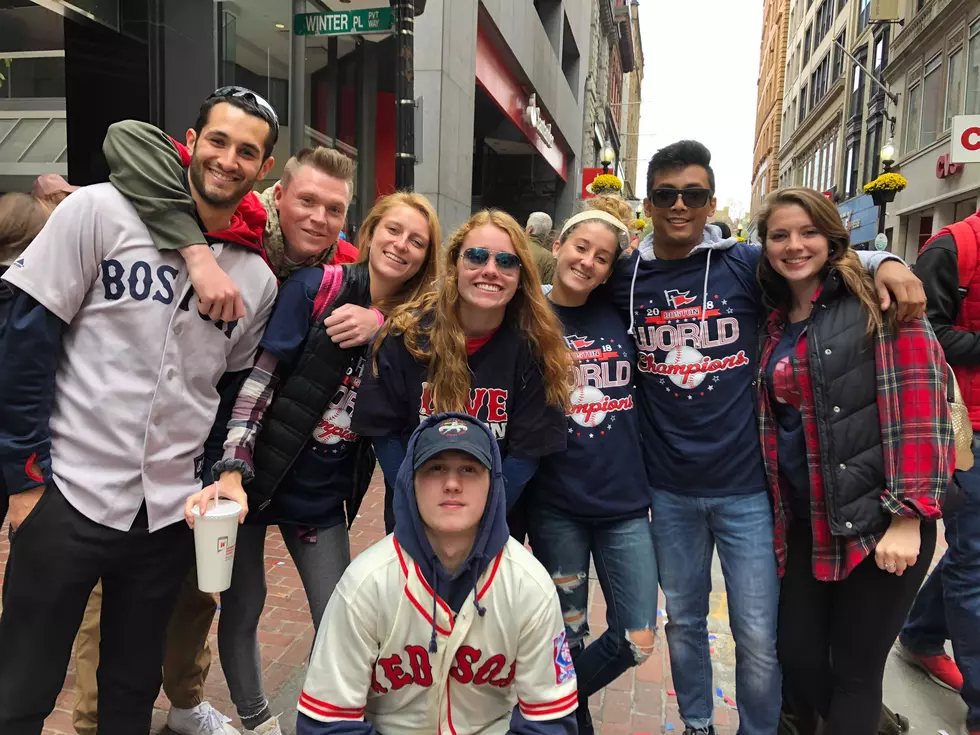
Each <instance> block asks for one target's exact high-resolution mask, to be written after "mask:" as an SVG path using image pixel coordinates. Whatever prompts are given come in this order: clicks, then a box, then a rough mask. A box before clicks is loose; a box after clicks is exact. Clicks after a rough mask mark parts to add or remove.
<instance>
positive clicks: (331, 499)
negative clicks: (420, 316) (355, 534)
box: [249, 268, 367, 528]
mask: <svg viewBox="0 0 980 735" xmlns="http://www.w3.org/2000/svg"><path fill="white" fill-rule="evenodd" d="M322 281H323V269H322V268H302V269H300V270H298V271H296V272H294V273H293V274H292V275H291V276H290V277H289V278H288V279H287V280H286V282H285V283H283V285H282V288H281V289H280V290H279V299H278V301H276V307H275V309H274V311H273V312H272V316H271V317H270V318H269V324H268V326H267V327H266V332H265V336H264V337H263V338H262V342H261V345H260V346H261V348H262V349H264V350H268V351H269V352H271V353H272V354H273V355H275V356H276V357H277V358H278V359H279V362H280V374H281V375H282V374H288V372H289V369H290V368H291V367H292V366H293V365H294V364H295V363H296V361H297V360H298V359H299V357H300V354H301V353H302V349H303V345H304V343H305V342H306V337H307V335H308V334H309V331H310V320H311V319H312V318H313V313H314V302H315V299H316V296H317V293H318V291H319V290H320V284H321V283H322ZM366 362H367V355H364V356H362V357H361V359H360V360H359V361H357V362H356V363H354V364H352V366H351V367H350V368H349V369H348V370H347V374H346V375H345V376H344V379H343V381H342V383H341V384H340V385H338V386H337V390H336V392H335V393H334V396H333V398H332V399H331V400H330V405H329V406H328V407H327V410H326V411H325V412H324V414H323V417H322V418H321V420H320V423H319V424H318V425H317V427H316V429H315V430H314V432H313V436H312V437H310V439H309V440H308V441H307V442H306V446H305V447H304V448H303V452H302V454H300V456H299V457H298V458H297V460H296V462H295V463H294V464H293V466H292V468H291V469H290V471H289V474H287V475H286V477H285V478H284V479H283V481H282V483H281V484H280V485H279V488H278V489H277V490H276V492H275V494H274V495H273V496H272V501H271V502H270V503H269V505H268V506H266V507H265V508H264V509H263V510H261V511H258V512H257V513H255V514H254V516H255V517H254V518H252V516H253V514H252V513H250V514H249V517H250V518H252V522H259V521H261V522H264V523H266V524H275V523H288V524H296V525H302V526H310V527H315V528H329V527H331V526H333V525H336V524H338V523H343V522H345V514H344V500H346V498H347V497H348V496H349V495H350V493H351V488H352V487H353V484H354V469H355V467H356V454H357V453H356V449H357V443H358V441H359V437H358V435H357V434H355V433H354V432H353V431H351V428H350V427H351V419H352V414H353V411H354V402H355V400H356V398H357V392H358V388H359V386H360V383H361V372H362V370H363V368H364V364H365V363H366ZM260 441H261V439H260Z"/></svg>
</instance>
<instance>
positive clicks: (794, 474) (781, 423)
mask: <svg viewBox="0 0 980 735" xmlns="http://www.w3.org/2000/svg"><path fill="white" fill-rule="evenodd" d="M805 329H806V320H805V319H804V320H801V321H798V322H790V323H788V324H787V325H786V329H785V330H784V331H783V336H782V339H780V340H779V344H777V345H776V346H775V348H773V351H772V355H771V356H770V358H769V364H768V365H767V366H766V383H767V386H766V387H767V388H768V390H769V402H770V404H771V405H772V411H773V413H774V414H775V415H776V451H777V456H778V457H779V474H780V475H781V476H782V479H783V482H784V483H785V484H786V487H787V488H788V489H789V502H790V509H791V510H792V512H793V517H794V518H809V517H810V471H809V467H808V465H807V461H806V435H805V434H804V432H803V416H802V414H801V413H800V406H801V404H802V402H803V394H802V393H801V392H800V385H799V382H798V381H797V379H796V355H797V343H798V342H799V340H800V338H801V336H802V335H803V332H804V331H805ZM804 339H805V338H804Z"/></svg>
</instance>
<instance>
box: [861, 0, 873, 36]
mask: <svg viewBox="0 0 980 735" xmlns="http://www.w3.org/2000/svg"><path fill="white" fill-rule="evenodd" d="M869 20H871V0H861V9H860V10H859V11H858V35H860V34H861V32H862V31H863V30H864V29H865V28H867V27H868V21H869Z"/></svg>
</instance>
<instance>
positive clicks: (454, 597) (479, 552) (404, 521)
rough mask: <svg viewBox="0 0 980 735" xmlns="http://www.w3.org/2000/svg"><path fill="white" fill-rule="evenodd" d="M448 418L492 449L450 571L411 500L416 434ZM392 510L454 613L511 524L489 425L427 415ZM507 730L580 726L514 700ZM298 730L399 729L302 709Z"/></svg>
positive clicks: (537, 732)
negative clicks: (473, 517)
mask: <svg viewBox="0 0 980 735" xmlns="http://www.w3.org/2000/svg"><path fill="white" fill-rule="evenodd" d="M447 418H457V419H460V420H461V421H465V422H466V423H468V424H470V425H471V426H474V427H478V428H479V430H480V431H483V432H486V433H487V434H488V435H489V436H490V440H491V441H490V446H491V447H492V449H493V469H492V470H491V473H490V494H489V495H488V496H487V507H486V509H485V510H484V511H483V518H481V519H480V528H479V531H478V532H477V535H476V542H475V543H474V544H473V548H472V549H471V550H470V554H469V556H468V557H467V558H466V561H465V562H463V564H462V565H461V566H460V567H459V569H457V570H456V572H454V573H450V572H448V571H447V570H446V568H445V567H444V566H443V565H442V562H440V561H439V557H438V556H437V555H436V553H435V551H433V550H432V545H431V544H430V543H429V539H428V537H427V536H426V535H425V526H424V524H423V523H422V517H421V516H420V515H419V508H418V503H416V500H415V469H414V467H413V464H414V457H415V444H416V442H417V441H418V437H419V434H421V433H422V431H423V430H424V429H425V428H426V427H428V426H431V425H432V424H436V423H439V422H441V421H443V420H445V419H447ZM394 510H395V532H394V535H395V540H396V541H398V543H399V545H400V546H401V547H402V548H403V549H405V551H406V552H408V555H409V556H410V557H411V558H412V559H414V560H415V562H416V563H417V564H418V565H419V569H421V570H422V575H423V576H424V577H425V581H426V582H428V583H429V585H430V586H431V587H432V589H433V591H434V592H435V593H436V594H435V595H433V607H435V604H436V598H437V597H438V598H442V599H443V600H445V601H446V603H447V604H448V605H449V606H450V607H451V608H452V609H453V612H456V613H458V612H459V611H460V609H461V608H462V606H463V603H464V602H466V598H467V597H468V596H469V593H470V592H471V591H474V590H475V588H476V585H477V581H478V580H479V578H480V575H481V574H483V572H484V571H486V569H487V567H488V566H490V563H491V562H492V561H493V560H494V559H495V558H496V557H497V554H499V553H500V552H501V550H503V548H504V545H505V544H506V543H507V539H508V538H510V530H509V529H508V528H507V495H506V492H505V489H504V476H503V471H502V464H501V459H500V449H499V447H498V445H497V442H496V440H495V439H494V437H493V434H492V433H491V431H490V428H489V427H488V426H487V425H486V424H485V423H483V422H482V421H480V420H478V419H474V418H473V417H472V416H469V415H468V414H463V413H441V414H436V415H434V416H430V417H428V418H427V419H425V421H423V422H422V423H421V424H420V425H419V427H418V428H417V429H415V431H414V432H413V433H412V436H411V438H410V439H409V442H408V451H407V452H406V454H405V460H404V461H403V462H402V465H401V468H400V469H399V471H398V477H397V479H396V481H395V498H394ZM472 604H473V605H475V606H476V609H477V610H478V611H481V612H480V613H479V614H480V615H483V614H484V613H485V612H486V611H485V610H484V609H483V608H482V607H481V606H480V603H479V602H478V601H477V600H476V595H475V593H474V596H473V601H472ZM433 613H434V611H433ZM432 619H433V628H432V638H431V640H430V642H429V646H430V650H431V647H432V646H434V645H435V641H436V631H435V620H437V616H436V615H435V614H433V615H432ZM510 732H511V733H513V734H514V735H575V733H577V732H578V726H577V724H576V720H575V714H574V713H572V714H570V715H568V716H566V717H563V718H561V719H560V720H550V721H547V722H532V721H529V720H526V719H525V718H524V716H523V715H522V714H521V711H520V708H519V707H518V706H515V707H514V713H513V715H512V717H511V722H510ZM296 735H397V733H380V734H379V733H378V732H377V730H375V728H374V725H373V724H371V723H370V722H330V723H326V722H319V721H317V720H314V719H312V718H310V717H307V716H306V715H304V714H303V713H302V712H300V713H298V715H297V720H296Z"/></svg>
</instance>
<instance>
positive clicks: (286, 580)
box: [0, 475, 966, 735]
mask: <svg viewBox="0 0 980 735" xmlns="http://www.w3.org/2000/svg"><path fill="white" fill-rule="evenodd" d="M379 477H380V475H379V476H377V477H376V478H375V481H374V483H372V487H371V490H370V492H369V494H368V496H367V498H366V499H365V502H364V507H363V510H362V513H361V515H360V517H359V518H358V520H357V522H356V523H355V524H354V528H353V529H352V532H351V548H352V552H353V553H354V554H355V555H356V554H358V553H360V552H361V551H363V550H364V549H366V548H367V547H368V546H370V545H371V544H373V543H375V542H376V541H378V540H380V539H381V538H382V537H383V535H384V524H383V522H382V506H383V487H382V485H381V483H380V481H379ZM0 538H2V541H0V573H2V570H3V567H4V565H5V563H6V560H7V554H8V544H7V533H6V529H4V530H3V533H2V534H0ZM944 550H945V546H944V545H941V547H940V549H938V550H937V556H936V558H937V559H938V558H939V556H940V555H941V554H942V552H943V551H944ZM266 565H267V579H268V585H269V595H268V599H267V600H266V606H265V610H264V612H263V615H262V620H261V623H260V626H259V627H260V632H259V639H260V642H261V644H262V663H263V671H264V678H265V683H266V691H267V694H268V696H269V697H270V700H271V703H272V709H273V711H274V712H276V713H278V712H284V713H285V717H284V718H283V720H284V723H283V724H284V725H285V727H284V728H283V730H284V732H285V733H287V734H288V735H292V733H293V732H294V715H293V713H294V712H295V703H296V701H297V699H298V696H299V690H300V687H301V686H302V681H303V673H304V668H305V661H306V657H307V655H308V653H309V650H310V646H311V643H312V639H313V626H312V623H311V622H310V619H309V611H308V607H307V604H306V598H305V595H304V592H303V589H302V585H301V584H300V581H299V576H298V573H297V571H296V569H295V567H294V566H293V564H292V562H291V560H290V558H289V554H288V553H287V552H286V549H285V545H284V544H283V542H282V538H281V537H280V535H279V533H278V531H271V532H270V533H269V537H268V540H267V542H266ZM713 583H714V590H715V591H714V592H713V593H712V595H711V606H710V610H711V612H710V617H709V629H710V632H711V635H712V636H714V638H713V639H712V642H711V644H712V659H713V661H714V669H715V687H716V689H717V690H720V692H721V693H720V696H716V698H715V706H716V720H717V723H718V733H719V735H735V733H736V730H737V726H738V716H737V714H736V711H735V708H734V706H733V705H734V703H735V702H736V701H737V699H738V697H737V692H736V691H735V660H734V643H733V641H732V638H731V633H730V631H729V628H728V614H727V597H726V594H725V592H724V582H723V579H722V576H721V569H720V567H719V565H718V563H717V560H716V561H715V565H714V574H713ZM659 607H660V609H661V610H662V609H663V607H664V605H663V598H661V601H660V605H659ZM219 615H220V612H219ZM590 619H591V620H592V621H594V625H593V626H592V629H593V633H595V634H598V633H600V632H601V631H602V630H603V629H604V620H605V603H604V601H603V599H602V594H601V592H600V591H599V589H598V586H597V585H596V584H595V583H593V585H592V601H591V605H590ZM659 623H660V624H661V625H662V624H663V617H660V619H659ZM216 626H217V621H215V626H214V627H213V628H212V634H211V646H212V650H213V651H214V652H215V655H214V662H213V664H212V667H211V673H210V676H209V677H208V683H207V690H206V696H207V699H208V700H209V701H210V702H211V703H212V704H213V705H214V706H215V707H216V708H218V709H219V710H220V711H221V712H223V713H225V714H227V715H229V716H231V717H233V719H234V722H235V724H236V725H237V718H234V707H233V706H232V704H231V702H230V698H229V694H228V687H227V685H226V684H225V678H224V674H223V672H222V670H221V664H220V661H219V660H218V656H217V640H216ZM73 687H74V672H73V668H72V669H69V673H68V677H67V679H66V681H65V688H64V690H63V691H62V693H61V696H60V697H59V698H58V708H57V710H56V711H55V712H54V713H53V714H52V715H51V717H50V718H48V720H47V722H46V727H45V730H44V733H45V735H72V734H73V733H74V730H73V729H72V726H71V705H72V701H73V693H72V692H73ZM885 700H886V703H887V704H889V705H890V706H891V707H893V708H894V709H896V710H898V711H899V712H901V713H902V714H904V715H906V716H908V717H909V718H910V719H911V720H912V725H913V730H912V732H913V733H917V734H918V733H925V734H927V735H937V733H940V732H942V731H945V732H946V733H947V734H948V735H959V733H960V732H961V730H960V728H961V727H962V722H963V718H964V717H965V711H966V709H965V706H964V705H963V703H962V701H961V700H960V699H959V697H958V696H956V695H954V694H952V693H950V692H947V691H946V690H943V689H940V688H939V687H937V686H935V685H934V684H932V683H931V682H929V681H928V680H927V679H926V678H925V677H924V676H923V675H921V674H919V673H918V672H917V671H914V670H912V669H910V668H909V667H908V666H907V665H905V664H904V663H902V662H901V661H899V660H897V659H896V657H895V656H894V655H893V656H892V660H891V661H889V665H888V671H887V676H886V681H885ZM590 704H591V708H592V710H593V715H594V718H595V720H596V722H597V724H598V725H599V726H598V727H597V730H598V732H599V733H600V735H642V734H646V735H653V734H654V733H663V732H682V731H683V724H682V723H681V720H680V717H679V716H678V712H677V700H676V697H675V696H674V690H673V683H672V681H671V676H670V664H669V661H668V656H667V650H666V645H665V643H664V641H663V639H662V638H661V639H660V644H659V646H658V648H657V652H656V654H655V655H654V656H653V657H652V658H651V659H650V660H649V661H647V662H646V663H645V664H644V665H643V666H641V667H639V668H637V669H634V670H633V671H631V672H629V673H628V674H626V675H625V676H623V677H621V678H620V679H619V680H618V681H616V682H614V683H613V684H612V685H611V686H610V687H608V689H606V691H605V692H604V693H602V694H600V695H598V696H596V697H594V698H593V700H592V702H591V703H590ZM168 706H169V705H168V702H167V700H166V697H165V696H164V695H163V694H161V695H160V698H159V700H158V701H157V710H156V712H155V714H154V729H153V733H154V735H157V734H159V733H169V730H167V729H166V727H165V722H166V712H167V708H168Z"/></svg>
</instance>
